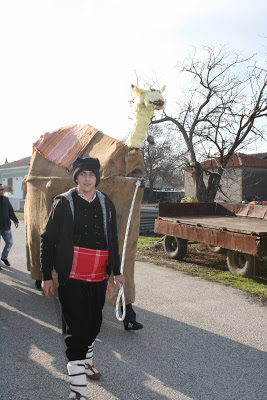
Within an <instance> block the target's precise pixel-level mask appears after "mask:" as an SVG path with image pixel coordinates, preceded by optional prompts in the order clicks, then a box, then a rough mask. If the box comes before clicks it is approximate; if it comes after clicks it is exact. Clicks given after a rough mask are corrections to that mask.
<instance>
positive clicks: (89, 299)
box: [41, 157, 125, 400]
mask: <svg viewBox="0 0 267 400" xmlns="http://www.w3.org/2000/svg"><path fill="white" fill-rule="evenodd" d="M99 170H100V163H99V160H98V159H97V158H91V157H87V158H77V159H76V160H75V161H74V163H73V171H74V175H73V179H74V182H75V183H76V184H77V185H78V187H77V188H76V187H75V188H73V189H70V190H69V191H68V192H66V193H63V194H61V195H59V196H57V197H56V198H55V199H54V203H53V205H52V210H51V212H50V215H49V217H48V221H47V223H46V225H45V228H44V230H43V232H42V234H41V271H42V274H43V281H42V288H43V291H44V293H45V295H46V296H47V297H50V295H51V294H54V287H53V281H52V275H51V274H52V269H53V267H54V268H55V270H56V272H57V274H58V283H59V287H58V296H59V301H60V303H61V311H62V320H63V336H64V340H65V343H66V355H67V359H68V363H67V370H68V374H69V377H70V390H71V393H70V396H69V398H70V399H81V400H82V399H86V398H87V397H86V393H87V385H86V377H88V378H90V379H94V380H97V379H99V378H100V376H101V374H100V373H99V372H98V371H97V369H96V368H95V367H94V365H93V348H94V342H95V339H96V337H97V335H98V333H99V331H100V327H101V324H102V309H103V307H104V303H105V296H106V289H107V280H108V277H109V276H110V275H111V273H113V275H114V281H115V283H116V286H117V289H118V290H119V288H120V284H122V285H123V286H125V279H124V276H123V275H121V273H120V256H119V245H118V235H117V223H116V210H115V206H114V204H113V202H112V201H111V200H110V199H109V197H108V196H107V195H106V194H104V193H102V192H100V191H98V190H96V186H97V185H98V184H99V182H100V175H99Z"/></svg>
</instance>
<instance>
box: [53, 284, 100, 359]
mask: <svg viewBox="0 0 267 400" xmlns="http://www.w3.org/2000/svg"><path fill="white" fill-rule="evenodd" d="M106 288H107V280H104V281H103V282H84V281H80V280H77V279H68V281H67V283H66V284H65V285H64V286H59V288H58V297H59V301H60V304H61V311H62V321H63V326H62V330H63V337H64V340H65V343H66V346H67V349H66V355H67V358H68V360H69V361H74V360H84V359H85V357H86V353H87V350H88V346H90V345H91V344H92V343H93V342H94V340H95V338H96V336H97V335H98V333H99V331H100V327H101V324H102V309H103V307H104V303H105V298H106Z"/></svg>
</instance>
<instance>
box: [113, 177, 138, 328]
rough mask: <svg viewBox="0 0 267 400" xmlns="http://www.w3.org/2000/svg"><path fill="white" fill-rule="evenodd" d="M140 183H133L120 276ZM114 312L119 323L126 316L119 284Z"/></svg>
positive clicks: (122, 293)
mask: <svg viewBox="0 0 267 400" xmlns="http://www.w3.org/2000/svg"><path fill="white" fill-rule="evenodd" d="M141 183H142V181H141V180H138V181H136V183H135V191H134V195H133V200H132V205H131V208H130V213H129V217H128V222H127V227H126V232H125V237H124V243H123V250H122V258H121V274H122V275H123V269H124V262H125V252H126V245H127V239H128V234H129V229H130V223H131V218H132V213H133V208H134V203H135V198H136V194H137V190H138V188H139V186H141ZM120 301H121V303H122V315H121V316H120V312H119V308H120ZM115 311H116V318H117V319H118V320H119V321H123V320H124V318H125V314H126V305H125V296H124V289H123V286H122V284H121V283H120V290H119V293H118V297H117V301H116V308H115Z"/></svg>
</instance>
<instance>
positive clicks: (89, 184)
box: [77, 171, 96, 194]
mask: <svg viewBox="0 0 267 400" xmlns="http://www.w3.org/2000/svg"><path fill="white" fill-rule="evenodd" d="M77 183H78V186H79V192H80V193H81V194H82V193H90V192H94V190H95V185H96V176H95V174H94V173H93V172H92V171H83V172H80V173H79V175H78V177H77Z"/></svg>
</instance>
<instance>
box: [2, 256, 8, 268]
mask: <svg viewBox="0 0 267 400" xmlns="http://www.w3.org/2000/svg"><path fill="white" fill-rule="evenodd" d="M1 260H2V261H3V263H5V264H6V265H7V266H8V267H10V262H9V261H8V259H6V260H4V259H3V258H2V257H1Z"/></svg>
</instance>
